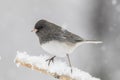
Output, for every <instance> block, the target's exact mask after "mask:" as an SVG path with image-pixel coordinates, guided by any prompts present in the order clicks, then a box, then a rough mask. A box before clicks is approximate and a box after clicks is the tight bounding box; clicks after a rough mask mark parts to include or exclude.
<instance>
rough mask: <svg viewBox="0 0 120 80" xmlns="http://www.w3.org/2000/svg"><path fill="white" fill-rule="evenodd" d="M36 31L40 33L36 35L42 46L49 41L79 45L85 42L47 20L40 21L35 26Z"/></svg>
mask: <svg viewBox="0 0 120 80" xmlns="http://www.w3.org/2000/svg"><path fill="white" fill-rule="evenodd" d="M35 29H37V30H38V31H37V32H36V34H37V35H38V37H39V40H40V44H43V43H46V42H48V41H52V40H57V41H60V42H69V43H73V44H75V43H78V42H81V41H83V39H82V38H81V37H80V36H78V35H76V34H73V33H71V32H69V31H68V30H65V29H63V28H61V27H60V26H58V25H56V24H54V23H51V22H48V21H46V20H40V21H38V22H37V23H36V24H35Z"/></svg>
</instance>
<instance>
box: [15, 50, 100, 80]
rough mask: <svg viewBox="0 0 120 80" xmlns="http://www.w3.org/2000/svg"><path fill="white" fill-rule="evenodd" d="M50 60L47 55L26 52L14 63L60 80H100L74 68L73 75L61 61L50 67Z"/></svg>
mask: <svg viewBox="0 0 120 80" xmlns="http://www.w3.org/2000/svg"><path fill="white" fill-rule="evenodd" d="M48 58H49V56H47V55H40V56H29V55H28V54H27V53H26V52H24V53H20V52H17V55H16V58H15V60H14V61H15V63H16V65H17V66H18V67H19V65H21V66H24V67H27V68H30V69H32V70H37V71H39V72H41V73H44V74H46V75H51V76H53V77H54V78H57V79H59V80H100V79H98V78H95V77H92V76H91V75H90V74H89V73H87V72H84V71H81V70H79V69H77V68H74V67H72V70H73V72H72V73H71V68H70V67H69V66H68V65H67V64H66V63H65V62H63V61H60V60H55V62H54V63H51V64H50V65H49V66H48V62H46V61H45V60H46V59H48Z"/></svg>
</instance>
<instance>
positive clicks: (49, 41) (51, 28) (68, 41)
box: [32, 20, 102, 67]
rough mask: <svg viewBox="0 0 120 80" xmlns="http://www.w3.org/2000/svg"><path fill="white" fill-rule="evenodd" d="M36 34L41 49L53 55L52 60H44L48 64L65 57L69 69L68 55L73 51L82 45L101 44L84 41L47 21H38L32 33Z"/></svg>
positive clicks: (93, 41)
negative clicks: (57, 58)
mask: <svg viewBox="0 0 120 80" xmlns="http://www.w3.org/2000/svg"><path fill="white" fill-rule="evenodd" d="M33 31H34V32H36V34H37V36H38V38H39V41H40V45H41V47H42V48H43V49H44V50H45V51H47V52H48V53H50V54H52V55H54V56H53V57H52V58H50V59H48V60H46V61H49V63H48V65H49V64H50V62H51V61H52V62H53V61H54V58H55V57H56V56H57V57H65V56H67V58H68V61H69V65H70V67H71V62H70V58H69V54H70V53H72V52H73V51H74V49H75V48H77V47H78V46H79V45H80V44H82V43H95V44H97V43H102V42H101V41H96V40H84V39H83V38H81V37H80V36H78V35H76V34H73V33H71V32H69V31H68V30H66V29H63V28H62V27H60V26H58V25H56V24H54V23H51V22H48V21H47V20H39V21H38V22H37V23H36V24H35V27H34V29H33V30H32V32H33Z"/></svg>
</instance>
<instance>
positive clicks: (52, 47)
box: [41, 41, 75, 57]
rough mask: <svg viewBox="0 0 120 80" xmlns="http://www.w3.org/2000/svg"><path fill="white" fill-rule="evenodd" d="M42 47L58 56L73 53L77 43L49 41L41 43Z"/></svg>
mask: <svg viewBox="0 0 120 80" xmlns="http://www.w3.org/2000/svg"><path fill="white" fill-rule="evenodd" d="M41 47H42V48H43V49H44V50H45V51H46V52H48V53H50V54H52V55H55V56H58V57H65V56H66V54H70V53H72V51H73V50H74V48H75V44H70V43H65V42H59V41H49V42H46V43H44V44H41Z"/></svg>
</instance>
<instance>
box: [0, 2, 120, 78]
mask: <svg viewBox="0 0 120 80" xmlns="http://www.w3.org/2000/svg"><path fill="white" fill-rule="evenodd" d="M40 19H46V20H48V21H50V22H53V23H56V24H58V25H60V26H65V28H66V29H68V30H70V31H71V32H73V33H75V34H78V35H80V36H81V37H83V38H85V39H94V40H102V41H103V42H104V43H103V44H99V45H93V44H85V45H82V46H80V47H79V48H77V49H76V51H74V53H73V54H71V55H70V56H71V60H72V64H73V65H74V66H76V67H78V68H80V69H82V70H84V71H87V72H89V73H90V74H91V75H93V76H95V77H99V78H101V79H102V80H120V63H119V60H120V54H119V52H120V43H119V40H120V27H119V25H120V0H0V80H38V79H39V80H55V79H54V78H52V77H50V76H46V75H44V74H41V73H39V72H36V71H31V70H29V69H26V68H23V67H20V68H17V67H16V65H15V63H14V62H13V61H14V58H15V56H16V51H17V50H19V51H27V52H28V53H29V54H30V55H40V54H44V53H46V52H45V51H43V50H42V49H41V48H40V45H39V41H38V38H37V36H36V35H35V34H34V33H31V32H30V31H31V30H32V29H33V27H34V25H35V23H36V22H37V21H38V20H40Z"/></svg>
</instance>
